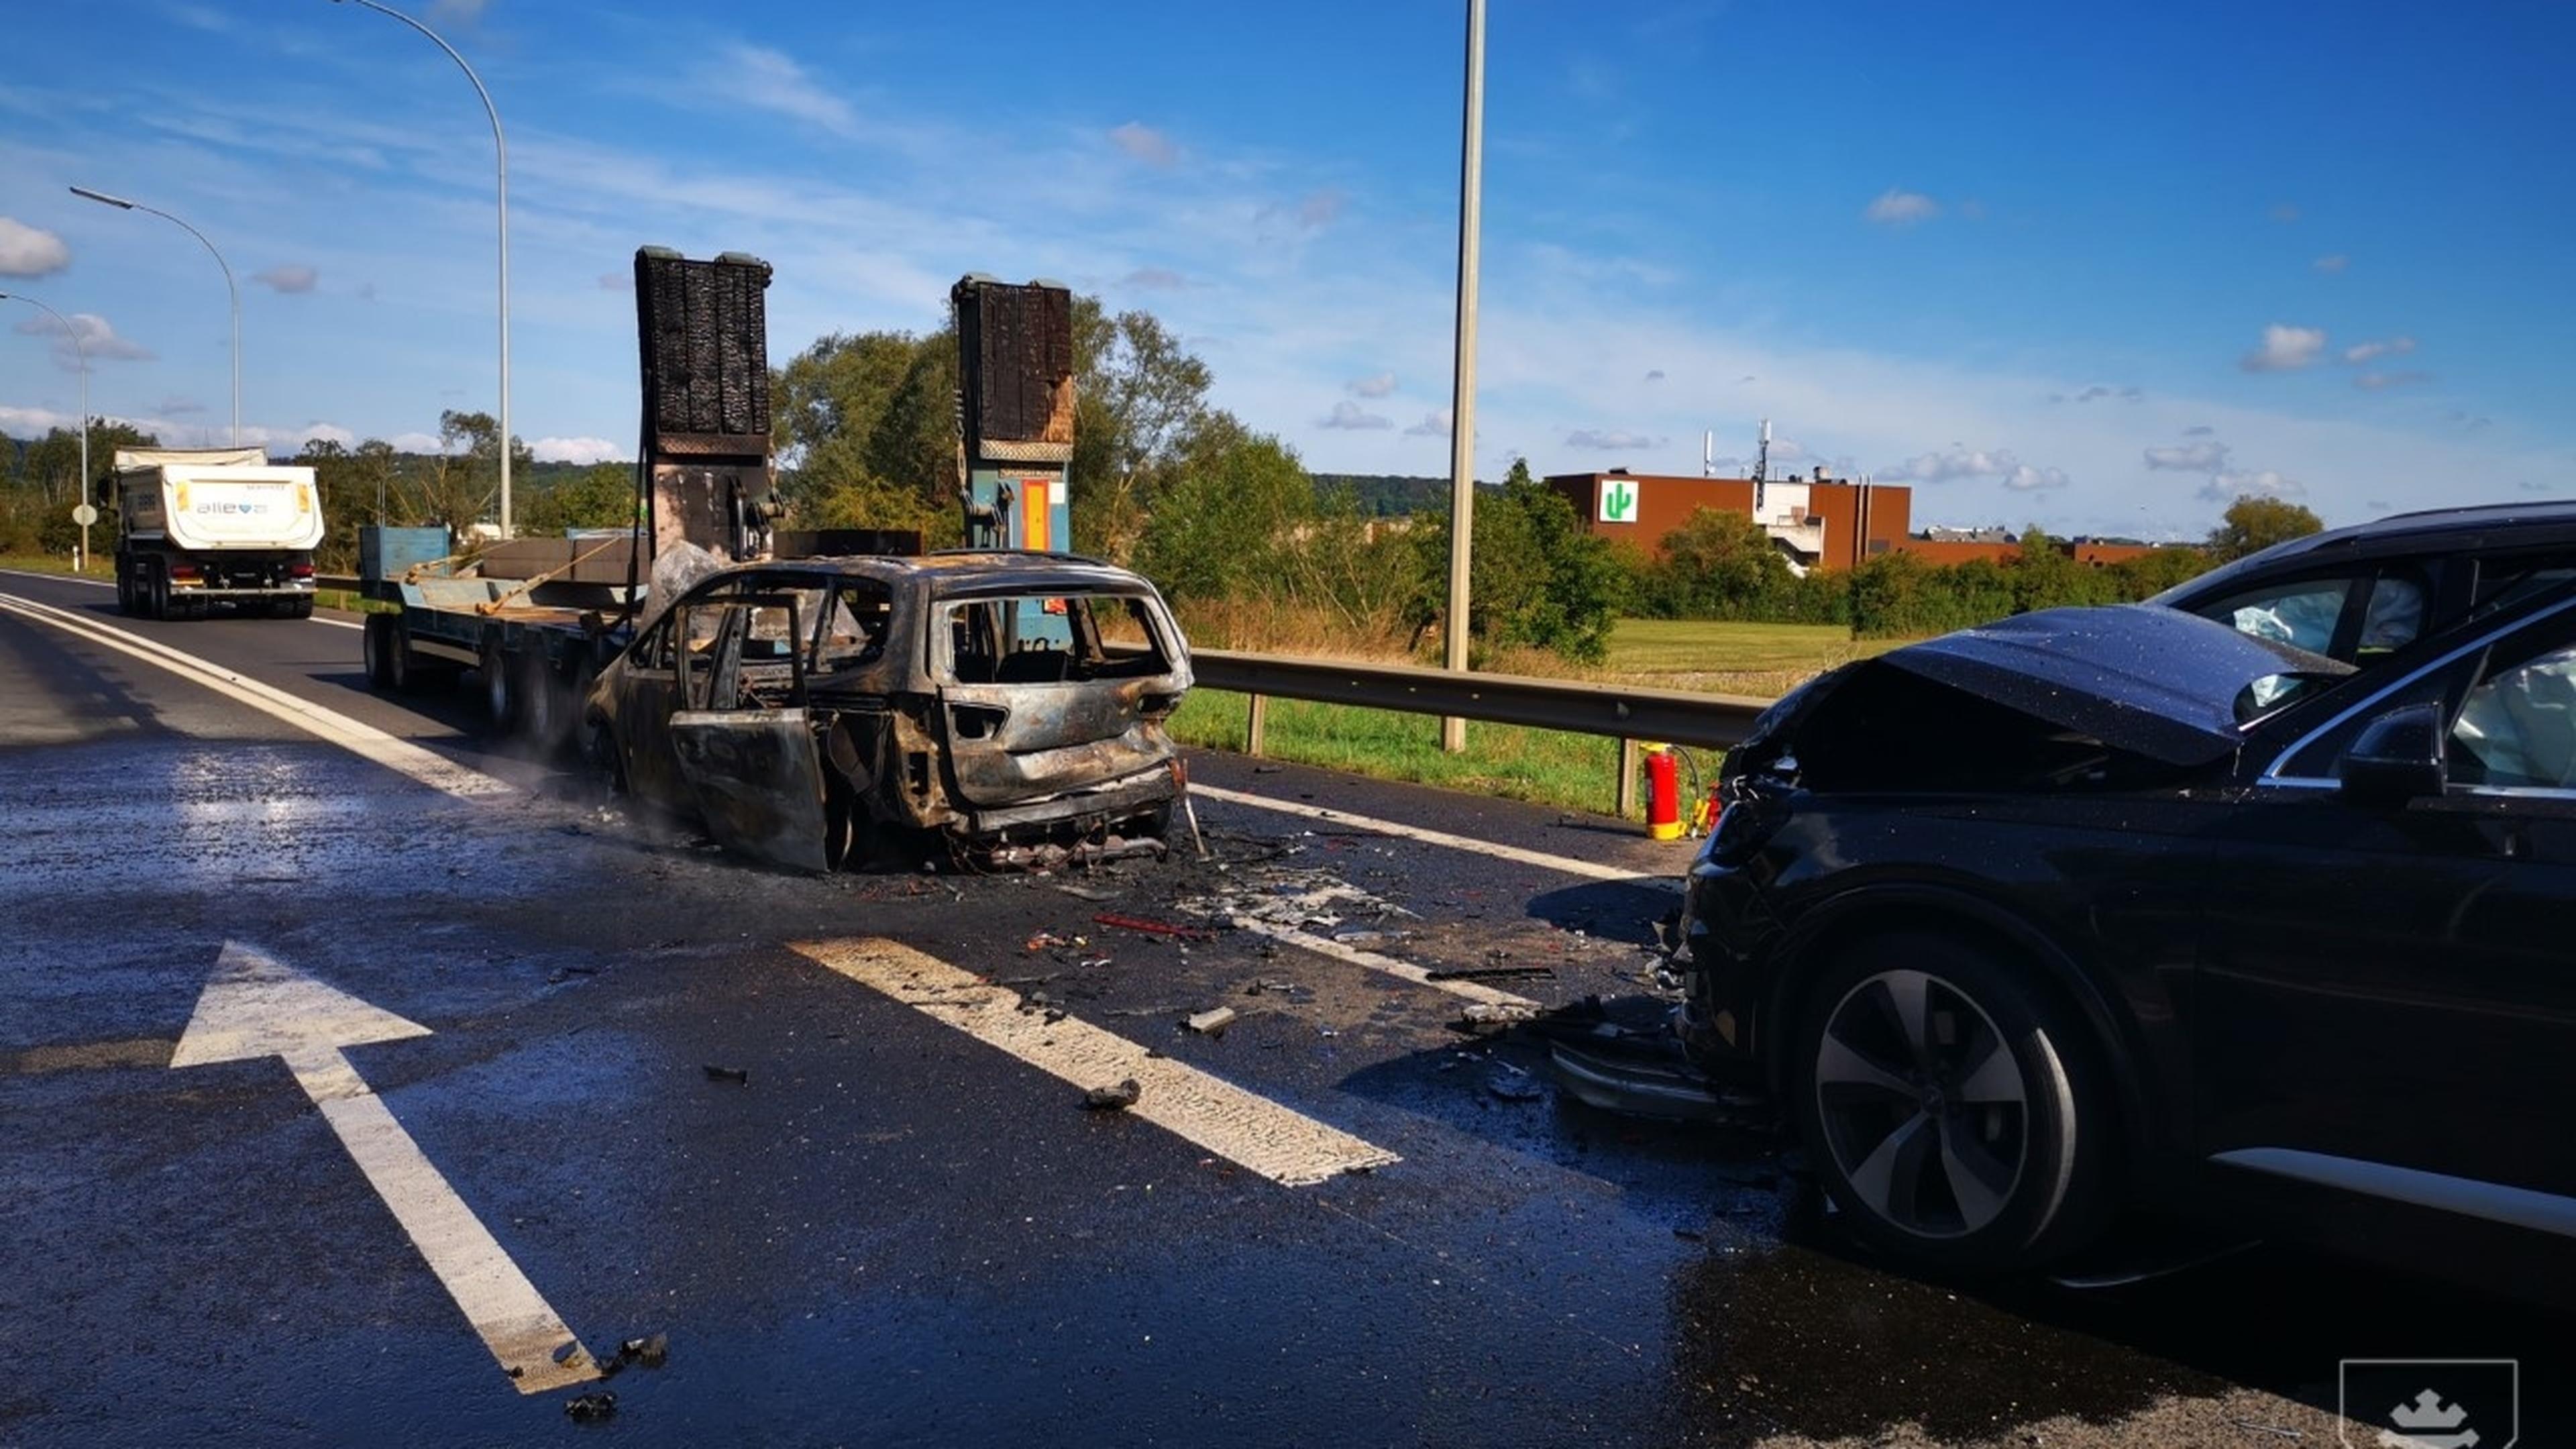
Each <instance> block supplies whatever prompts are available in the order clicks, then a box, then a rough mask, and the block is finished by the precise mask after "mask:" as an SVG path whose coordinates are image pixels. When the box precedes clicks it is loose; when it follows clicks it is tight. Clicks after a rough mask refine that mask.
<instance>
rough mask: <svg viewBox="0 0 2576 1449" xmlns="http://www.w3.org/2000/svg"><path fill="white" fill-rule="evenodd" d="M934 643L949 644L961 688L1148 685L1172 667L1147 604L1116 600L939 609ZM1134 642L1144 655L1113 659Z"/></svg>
mask: <svg viewBox="0 0 2576 1449" xmlns="http://www.w3.org/2000/svg"><path fill="white" fill-rule="evenodd" d="M932 633H933V637H935V638H936V637H945V638H946V639H947V641H948V659H947V668H948V677H949V679H950V680H951V682H954V683H958V684H1062V683H1071V682H1078V681H1082V680H1092V679H1147V678H1151V677H1153V676H1155V675H1159V674H1164V673H1167V672H1169V671H1170V669H1171V667H1172V666H1171V662H1170V659H1169V657H1168V654H1167V652H1166V650H1165V648H1164V645H1163V642H1162V638H1161V635H1160V633H1159V632H1158V631H1157V629H1156V628H1155V625H1154V620H1153V615H1152V613H1151V612H1150V611H1149V610H1148V609H1147V608H1146V605H1145V601H1144V600H1143V599H1141V598H1137V597H1134V596H1130V595H1120V594H1010V595H1002V596H999V597H994V598H982V599H957V600H951V601H949V602H946V603H944V604H942V605H940V606H939V616H938V622H937V624H936V626H935V627H934V629H933V631H932ZM1111 639H1116V640H1118V641H1119V642H1121V643H1122V644H1124V643H1129V642H1130V641H1132V643H1133V645H1134V646H1135V647H1137V648H1140V649H1141V651H1142V652H1140V653H1134V654H1129V653H1126V652H1124V651H1123V650H1122V651H1121V652H1119V653H1115V654H1113V653H1111V652H1110V651H1109V648H1108V643H1109V641H1110V640H1111Z"/></svg>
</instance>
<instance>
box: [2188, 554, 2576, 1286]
mask: <svg viewBox="0 0 2576 1449" xmlns="http://www.w3.org/2000/svg"><path fill="white" fill-rule="evenodd" d="M2564 594H2565V591H2563V590H2562V591H2560V592H2559V596H2556V597H2554V599H2553V601H2551V602H2546V603H2542V604H2539V605H2537V606H2535V607H2533V608H2531V609H2529V610H2527V611H2518V612H2519V617H2516V618H2512V619H2506V620H2497V619H2486V620H2480V621H2478V622H2477V623H2475V624H2474V625H2472V626H2470V627H2468V628H2465V629H2463V630H2461V631H2459V633H2458V636H2455V637H2454V638H2453V639H2449V640H2445V641H2442V642H2441V643H2439V644H2437V645H2435V646H2434V648H2433V650H2432V651H2431V654H2430V657H2428V658H2426V659H2424V660H2423V661H2422V662H2420V663H2416V664H2414V665H2413V666H2412V667H2411V668H2408V669H2406V670H2405V671H2404V673H2403V674H2402V675H2400V676H2399V677H2396V678H2394V679H2387V680H2384V681H2375V682H2374V684H2373V686H2372V687H2371V688H2370V689H2369V690H2368V691H2367V692H2366V693H2365V694H2363V695H2362V696H2361V697H2360V698H2358V699H2352V700H2350V702H2348V703H2347V702H2344V700H2346V699H2350V696H2349V695H2346V694H2344V692H2342V691H2338V692H2337V694H2338V695H2339V696H2342V698H2339V699H2334V700H2329V701H2320V702H2319V708H2318V709H2317V710H2295V711H2292V712H2290V713H2291V715H2292V716H2295V718H2292V719H2289V720H2285V721H2284V724H2285V726H2286V728H2285V729H2284V731H2283V733H2284V734H2285V735H2292V736H2295V737H2294V738H2290V739H2288V741H2287V743H2286V744H2285V745H2284V746H2283V748H2281V749H2280V750H2279V751H2278V753H2277V754H2275V755H2274V756H2272V759H2271V763H2270V764H2269V765H2268V767H2267V768H2266V769H2265V771H2264V773H2263V775H2262V777H2261V779H2260V780H2259V782H2258V783H2257V784H2256V786H2255V788H2254V789H2253V790H2252V791H2250V792H2249V794H2248V796H2247V798H2246V799H2245V800H2244V802H2243V804H2242V806H2241V807H2240V808H2239V809H2237V810H2235V811H2232V812H2230V813H2229V814H2228V816H2227V817H2226V819H2225V821H2224V822H2223V823H2222V824H2221V826H2220V827H2219V828H2218V830H2217V831H2215V832H2214V833H2213V834H2212V836H2211V837H2210V838H2209V841H2208V843H2209V844H2210V845H2211V847H2212V848H2213V849H2214V851H2215V855H2214V857H2213V859H2212V862H2211V869H2210V872H2209V889H2208V894H2207V897H2206V900H2207V907H2206V914H2205V916H2204V929H2203V933H2202V942H2203V944H2202V950H2201V953H2200V961H2199V964H2198V966H2197V968H2196V970H2195V973H2194V985H2193V990H2192V1004H2191V1010H2190V1018H2191V1033H2192V1038H2193V1053H2194V1058H2195V1062H2196V1069H2195V1071H2194V1073H2193V1080H2194V1084H2195V1088H2194V1089H2195V1097H2196V1101H2195V1104H2194V1117H2195V1123H2194V1131H2195V1136H2196V1141H2197V1144H2198V1147H2199V1150H2200V1152H2201V1153H2202V1154H2203V1155H2204V1156H2205V1157H2207V1158H2208V1159H2209V1160H2212V1161H2214V1162H2217V1163H2220V1164H2223V1165H2226V1166H2229V1167H2235V1168H2243V1169H2250V1170H2253V1171H2257V1172H2262V1173H2266V1174H2270V1175H2273V1176H2277V1177H2287V1178H2292V1179H2295V1180H2299V1181H2303V1182H2308V1183H2312V1184H2318V1185H2322V1186H2326V1187H2330V1188H2335V1189H2340V1190H2343V1191H2349V1192H2358V1193H2362V1194H2366V1195H2369V1196H2373V1197H2379V1198H2384V1199H2393V1200H2397V1201H2401V1202H2409V1203H2414V1204H2417V1205H2419V1206H2424V1207H2432V1208H2437V1209H2440V1210H2443V1211H2446V1212H2450V1213H2455V1214H2464V1215H2467V1216H2470V1217H2478V1218H2485V1219H2489V1220H2493V1221H2500V1222H2506V1223H2511V1224H2513V1225H2516V1226H2521V1227H2527V1228H2539V1229H2540V1230H2542V1231H2547V1232H2552V1233H2556V1234H2560V1235H2576V1139H2571V1137H2570V1135H2569V1134H2568V1133H2567V1131H2566V1129H2565V1120H2564V1103H2565V1101H2566V1099H2567V1096H2568V1094H2569V1090H2570V1089H2571V1087H2576V951H2571V950H2569V949H2568V945H2567V943H2566V932H2565V930H2564V928H2563V925H2561V924H2559V923H2560V922H2561V921H2563V918H2564V916H2565V915H2566V908H2567V903H2568V902H2570V901H2576V788H2534V787H2529V786H2496V785H2487V784H2482V783H2477V782H2474V781H2464V780H2460V779H2457V778H2448V779H2446V782H2445V784H2444V787H2443V788H2442V789H2441V790H2440V791H2439V792H2438V793H2431V794H2422V795H2417V796H2414V797H2412V798H2406V799H2388V798H2384V797H2373V796H2371V795H2369V794H2368V793H2367V792H2365V791H2356V790H2351V789H2347V788H2345V787H2344V786H2343V784H2342V782H2341V781H2340V780H2339V779H2338V778H2337V777H2336V773H2335V772H2336V768H2337V765H2338V762H2339V761H2340V759H2341V758H2342V756H2343V755H2344V753H2345V752H2346V751H2347V750H2349V749H2350V748H2351V747H2352V746H2353V744H2354V743H2355V741H2356V740H2358V739H2360V738H2361V737H2362V735H2363V734H2364V733H2365V732H2366V731H2368V730H2369V728H2370V726H2371V725H2372V724H2373V723H2375V722H2377V721H2380V720H2382V719H2386V718H2388V717H2390V716H2391V715H2393V714H2396V713H2398V712H2400V711H2405V710H2410V709H2421V708H2423V707H2424V706H2426V705H2428V704H2431V705H2437V706H2438V708H2439V710H2440V715H2441V737H2442V738H2444V739H2448V738H2449V737H2450V736H2451V734H2452V733H2453V732H2454V731H2455V729H2456V727H2457V722H2458V720H2459V718H2460V715H2461V711H2462V708H2463V704H2464V701H2465V699H2466V698H2467V696H2468V693H2469V691H2470V690H2471V688H2472V687H2473V686H2475V685H2476V684H2478V683H2479V682H2480V681H2481V680H2483V679H2486V678H2489V677H2491V676H2492V675H2494V674H2496V673H2497V672H2500V671H2502V670H2508V669H2512V668H2515V667H2518V666H2519V665H2520V664H2522V663H2524V662H2526V661H2528V660H2530V659H2534V658H2538V657H2541V656H2544V655H2546V654H2549V653H2551V652H2553V651H2557V650H2561V649H2564V648H2566V647H2568V646H2569V645H2570V644H2571V642H2576V597H2566V596H2564ZM2320 714H2323V715H2324V716H2325V717H2324V718H2323V719H2322V721H2321V722H2320V719H2319V716H2320Z"/></svg>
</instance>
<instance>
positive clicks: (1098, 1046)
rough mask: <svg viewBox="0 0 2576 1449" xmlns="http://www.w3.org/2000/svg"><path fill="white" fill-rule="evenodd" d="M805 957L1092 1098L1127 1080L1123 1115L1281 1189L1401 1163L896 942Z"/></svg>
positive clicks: (811, 947) (859, 944) (811, 946)
mask: <svg viewBox="0 0 2576 1449" xmlns="http://www.w3.org/2000/svg"><path fill="white" fill-rule="evenodd" d="M793 949H794V950H795V951H796V952H797V953H798V954H800V955H802V956H805V957H807V958H808V959H810V960H812V961H814V962H816V963H817V964H819V965H822V966H824V967H827V968H829V969H831V970H833V971H837V972H839V973H840V974H841V975H843V976H846V977H848V978H850V979H851V980H852V981H856V982H858V983H859V984H860V985H862V986H867V987H871V988H873V989H875V990H877V991H880V992H882V993H884V994H885V995H887V996H889V997H892V998H893V999H894V1000H896V1001H899V1002H902V1003H903V1004H904V1005H906V1006H909V1007H912V1008H914V1009H916V1010H918V1011H921V1012H923V1013H925V1014H926V1015H928V1016H930V1017H931V1018H933V1019H934V1020H937V1021H940V1022H944V1023H946V1024H947V1025H949V1026H953V1027H955V1028H957V1029H958V1030H959V1031H962V1032H964V1033H966V1034H967V1035H968V1036H971V1037H973V1038H975V1039H976V1040H977V1041H980V1042H983V1043H985V1044H986V1045H988V1046H994V1047H999V1048H1001V1049H1002V1050H1003V1051H1006V1052H1009V1053H1010V1054H1011V1055H1013V1056H1015V1057H1018V1058H1019V1059H1020V1060H1021V1061H1024V1062H1027V1063H1028V1064H1029V1065H1031V1066H1033V1067H1036V1068H1038V1069H1039V1070H1040V1071H1043V1072H1047V1073H1049V1074H1051V1075H1053V1076H1055V1077H1058V1078H1061V1079H1062V1080H1064V1081H1066V1082H1069V1083H1071V1084H1073V1085H1074V1086H1076V1087H1079V1088H1081V1089H1083V1090H1084V1091H1089V1090H1091V1089H1093V1088H1095V1087H1115V1086H1117V1085H1118V1084H1119V1083H1120V1082H1122V1081H1126V1080H1128V1079H1130V1078H1132V1079H1134V1081H1135V1083H1136V1085H1137V1086H1138V1088H1140V1089H1141V1091H1140V1095H1139V1096H1138V1097H1137V1099H1136V1104H1135V1105H1134V1106H1132V1107H1129V1108H1127V1115H1129V1116H1131V1117H1141V1118H1143V1119H1145V1120H1146V1121H1148V1122H1151V1123H1153V1124H1154V1125H1155V1126H1157V1127H1161V1128H1163V1129H1164V1130H1165V1131H1168V1132H1171V1133H1174V1134H1176V1135H1178V1136H1180V1137H1184V1138H1187V1139H1188V1140H1189V1141H1191V1142H1194V1143H1196V1144H1198V1145H1199V1146H1200V1147H1203V1148H1205V1149H1207V1150H1208V1151H1210V1152H1213V1153H1215V1154H1216V1155H1218V1156H1219V1157H1223V1158H1225V1159H1227V1160H1229V1161H1231V1162H1235V1163H1238V1164H1240V1165H1241V1166H1243V1167H1244V1168H1246V1169H1247V1170H1249V1171H1252V1172H1257V1173H1259V1174H1261V1175H1262V1176H1263V1177H1266V1178H1269V1179H1270V1180H1271V1181H1273V1182H1277V1183H1280V1184H1281V1185H1283V1186H1287V1187H1304V1186H1307V1185H1309V1184H1312V1183H1318V1182H1323V1181H1326V1180H1327V1179H1330V1178H1333V1177H1337V1176H1339V1175H1341V1174H1342V1173H1345V1172H1358V1171H1364V1170H1366V1169H1369V1168H1376V1167H1385V1166H1388V1165H1390V1164H1392V1163H1396V1162H1400V1161H1402V1160H1403V1159H1402V1158H1400V1157H1398V1156H1396V1154H1394V1153H1392V1152H1389V1151H1387V1150H1386V1149H1385V1148H1383V1147H1377V1146H1372V1145H1371V1144H1369V1143H1367V1142H1363V1141H1361V1140H1360V1139H1359V1138H1357V1137H1354V1136H1352V1135H1351V1134H1349V1133H1347V1132H1344V1131H1342V1130H1341V1129H1340V1128H1338V1127H1331V1126H1327V1125H1325V1124H1324V1123H1321V1122H1318V1121H1316V1120H1315V1119H1314V1118H1312V1117H1308V1116H1306V1115H1304V1114H1303V1113H1300V1112H1297V1111H1293V1110H1291V1109H1290V1108H1287V1107H1283V1106H1280V1105H1279V1104H1278V1103H1276V1102H1273V1101H1271V1100H1270V1099H1269V1098H1267V1097H1263V1096H1259V1095H1256V1094H1254V1093H1252V1092H1247V1091H1245V1090H1244V1089H1243V1088H1241V1087H1238V1086H1235V1085H1234V1084H1232V1083H1230V1082H1225V1081H1221V1080H1219V1079H1218V1078H1215V1077H1212V1076H1209V1075H1208V1074H1207V1073H1205V1072H1202V1071H1200V1070H1199V1069H1197V1068H1196V1067H1192V1066H1187V1065H1185V1064H1183V1063H1180V1062H1176V1061H1173V1060H1172V1059H1170V1058H1169V1057H1158V1056H1152V1055H1149V1054H1148V1053H1147V1052H1146V1050H1145V1048H1143V1047H1141V1046H1138V1045H1137V1044H1136V1043H1134V1042H1131V1041H1129V1040H1127V1039H1126V1038H1125V1037H1122V1036H1117V1035H1114V1034H1112V1033H1110V1032H1106V1031H1103V1030H1101V1029H1100V1028H1098V1027H1096V1026H1092V1025H1090V1024H1088V1023H1086V1022H1081V1021H1077V1020H1075V1019H1073V1018H1072V1017H1066V1018H1064V1019H1062V1020H1060V1021H1056V1022H1053V1023H1050V1022H1048V1021H1047V1019H1046V1017H1045V1016H1044V1015H1043V1014H1041V1013H1038V1012H1030V1011H1022V1010H1021V1009H1020V998H1019V994H1018V993H1017V992H1014V991H1012V990H1010V989H1009V988H1007V987H1002V986H995V985H993V984H992V983H990V982H987V981H985V980H983V979H981V978H979V977H977V976H975V975H974V974H973V973H971V972H967V971H963V970H960V969H958V968H957V967H955V966H951V965H949V964H948V963H947V962H945V961H942V960H939V959H938V958H936V957H933V956H925V955H923V954H922V953H921V952H919V951H915V950H913V949H912V948H910V947H908V946H903V945H899V944H897V943H896V942H893V941H886V940H878V939H872V938H863V939H855V940H842V941H798V942H794V943H793Z"/></svg>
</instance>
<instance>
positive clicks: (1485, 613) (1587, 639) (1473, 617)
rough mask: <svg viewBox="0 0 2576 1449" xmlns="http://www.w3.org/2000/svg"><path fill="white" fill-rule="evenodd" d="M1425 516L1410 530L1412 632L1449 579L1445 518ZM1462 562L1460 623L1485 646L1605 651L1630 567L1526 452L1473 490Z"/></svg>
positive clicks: (1572, 654) (1435, 610)
mask: <svg viewBox="0 0 2576 1449" xmlns="http://www.w3.org/2000/svg"><path fill="white" fill-rule="evenodd" d="M1426 522H1430V523H1431V525H1432V526H1428V527H1424V528H1420V529H1417V530H1415V533H1414V538H1415V561H1416V562H1415V579H1416V584H1415V596H1414V601H1413V605H1412V614H1413V619H1414V622H1415V623H1416V625H1417V632H1419V629H1420V628H1427V627H1428V626H1429V623H1430V621H1431V620H1433V619H1434V618H1436V617H1438V614H1439V612H1440V611H1441V610H1442V609H1443V608H1445V607H1446V606H1447V598H1448V587H1449V529H1448V527H1447V526H1446V523H1447V520H1446V519H1445V517H1442V518H1439V519H1437V520H1436V521H1434V520H1426ZM1470 569H1471V575H1470V578H1469V587H1468V600H1467V631H1468V633H1469V634H1470V635H1471V636H1473V637H1474V638H1475V639H1477V640H1479V641H1481V642H1482V643H1483V644H1484V645H1485V646H1486V647H1487V648H1489V649H1492V648H1505V647H1509V646H1513V645H1525V646H1530V647H1534V648H1539V649H1546V650H1550V651H1552V652H1555V653H1558V654H1562V655H1564V656H1565V657H1567V658H1569V659H1574V660H1578V661H1581V662H1585V663H1597V662H1599V661H1600V660H1602V659H1605V658H1607V657H1609V652H1610V629H1611V626H1612V625H1613V624H1614V623H1616V622H1617V619H1618V615H1619V612H1620V610H1621V609H1623V608H1624V607H1626V605H1627V604H1628V602H1629V599H1630V595H1631V582H1632V581H1631V579H1630V576H1629V572H1628V570H1627V569H1626V568H1625V567H1624V566H1623V565H1622V563H1621V560H1620V556H1619V554H1618V552H1617V550H1615V549H1614V548H1613V547H1612V546H1611V544H1610V542H1609V541H1608V540H1607V539H1604V538H1601V537H1599V536H1598V535H1596V534H1593V533H1590V532H1588V531H1586V530H1585V529H1584V528H1583V526H1582V522H1581V520H1580V519H1578V518H1577V517H1576V515H1575V512H1574V505H1572V504H1570V503H1568V502H1566V501H1565V499H1564V497H1563V496H1562V495H1560V494H1558V493H1557V492H1556V491H1555V490H1553V489H1551V488H1549V487H1548V486H1547V485H1546V484H1544V483H1541V482H1539V481H1538V480H1537V479H1536V478H1534V477H1532V476H1531V475H1530V471H1529V464H1528V463H1527V462H1526V461H1525V460H1520V459H1515V460H1514V461H1513V463H1512V469H1511V473H1510V474H1509V476H1507V477H1506V478H1505V479H1504V480H1503V486H1502V488H1501V489H1500V490H1498V491H1495V492H1479V493H1478V495H1477V497H1476V505H1475V529H1474V539H1473V544H1472V557H1471V564H1470Z"/></svg>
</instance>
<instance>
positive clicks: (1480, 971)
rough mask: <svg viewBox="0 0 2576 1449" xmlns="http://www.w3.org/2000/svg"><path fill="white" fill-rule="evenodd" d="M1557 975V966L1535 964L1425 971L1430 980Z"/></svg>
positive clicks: (1474, 979)
mask: <svg viewBox="0 0 2576 1449" xmlns="http://www.w3.org/2000/svg"><path fill="white" fill-rule="evenodd" d="M1555 976H1556V968H1555V967H1553V966H1540V965H1534V964H1533V965H1528V966H1454V967H1444V968H1441V969H1439V970H1435V971H1426V972H1424V973H1423V977H1424V979H1426V980H1430V981H1507V980H1513V979H1516V978H1533V977H1537V978H1547V979H1551V980H1552V979H1554V978H1555Z"/></svg>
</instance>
